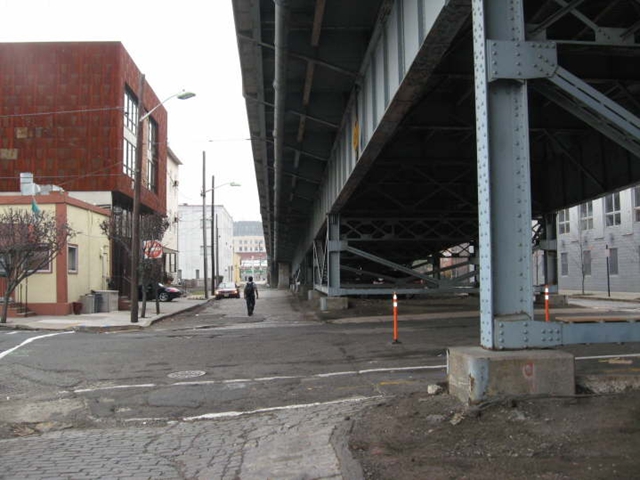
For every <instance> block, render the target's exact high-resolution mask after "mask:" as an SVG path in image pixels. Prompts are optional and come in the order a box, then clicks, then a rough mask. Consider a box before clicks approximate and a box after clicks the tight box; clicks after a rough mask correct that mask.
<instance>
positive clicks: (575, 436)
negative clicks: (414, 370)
mask: <svg viewBox="0 0 640 480" xmlns="http://www.w3.org/2000/svg"><path fill="white" fill-rule="evenodd" d="M353 421H354V426H353V429H352V432H351V435H350V438H349V447H350V449H351V452H352V454H353V455H354V457H355V458H356V459H357V460H358V461H359V462H360V463H361V465H362V468H363V470H364V476H365V478H366V479H376V480H384V479H389V480H391V479H393V480H417V479H420V480H426V479H429V480H442V479H474V480H475V479H478V480H483V479H490V480H498V479H500V480H502V479H525V478H526V479H544V480H552V479H553V480H556V479H580V480H590V479H614V478H615V479H638V478H640V391H637V390H635V391H627V392H623V393H619V394H612V395H594V394H581V395H576V396H575V397H563V398H557V397H555V398H549V397H546V398H521V399H504V400H500V401H495V402H491V403H485V404H481V405H477V406H473V407H467V406H466V405H463V404H462V403H461V402H459V401H458V400H457V399H456V398H454V397H452V396H449V395H447V394H439V395H428V394H427V393H424V394H413V395H410V396H406V397H400V398H394V399H390V400H389V401H387V402H384V403H380V404H378V405H377V406H374V407H370V408H368V409H367V410H365V411H363V412H362V413H361V414H360V415H359V416H358V417H357V418H355V419H354V420H353Z"/></svg>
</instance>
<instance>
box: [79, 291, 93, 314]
mask: <svg viewBox="0 0 640 480" xmlns="http://www.w3.org/2000/svg"><path fill="white" fill-rule="evenodd" d="M95 312H96V303H95V297H94V296H93V295H83V296H82V313H95Z"/></svg>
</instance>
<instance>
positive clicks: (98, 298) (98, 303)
mask: <svg viewBox="0 0 640 480" xmlns="http://www.w3.org/2000/svg"><path fill="white" fill-rule="evenodd" d="M93 295H94V296H95V298H96V310H95V311H96V312H102V311H104V310H103V303H104V298H103V296H102V294H101V293H97V292H96V293H94V294H93Z"/></svg>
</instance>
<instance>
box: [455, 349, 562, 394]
mask: <svg viewBox="0 0 640 480" xmlns="http://www.w3.org/2000/svg"><path fill="white" fill-rule="evenodd" d="M447 363H448V365H447V367H448V372H449V375H448V376H449V393H450V394H451V395H455V396H456V397H458V398H459V399H460V400H461V401H463V402H465V403H477V402H481V401H484V400H489V399H492V398H497V397H503V396H517V395H545V394H546V395H573V394H574V393H575V364H574V357H573V355H572V354H570V353H567V352H560V351H556V350H518V351H508V352H505V351H492V350H485V349H484V348H481V347H454V348H451V349H449V356H448V362H447Z"/></svg>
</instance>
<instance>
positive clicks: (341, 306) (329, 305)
mask: <svg viewBox="0 0 640 480" xmlns="http://www.w3.org/2000/svg"><path fill="white" fill-rule="evenodd" d="M347 308H349V298H348V297H322V298H321V299H320V310H322V311H323V312H326V311H327V310H346V309H347Z"/></svg>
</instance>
